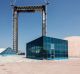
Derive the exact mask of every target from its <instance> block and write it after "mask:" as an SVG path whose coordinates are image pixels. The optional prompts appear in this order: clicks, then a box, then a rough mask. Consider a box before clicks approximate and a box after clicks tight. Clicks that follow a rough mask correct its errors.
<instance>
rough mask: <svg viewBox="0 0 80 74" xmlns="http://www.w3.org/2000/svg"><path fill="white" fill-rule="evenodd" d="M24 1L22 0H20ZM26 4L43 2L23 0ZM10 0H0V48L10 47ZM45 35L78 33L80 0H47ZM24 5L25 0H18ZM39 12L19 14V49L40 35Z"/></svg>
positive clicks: (62, 35)
mask: <svg viewBox="0 0 80 74" xmlns="http://www.w3.org/2000/svg"><path fill="white" fill-rule="evenodd" d="M21 1H24V0H21ZM25 1H30V2H27V4H29V3H32V4H38V3H43V0H25ZM10 2H11V0H0V48H1V47H3V48H5V47H12V20H13V19H12V8H11V7H10ZM49 2H50V4H49V5H48V12H47V13H48V16H47V17H48V20H47V35H48V36H50V37H55V38H61V39H63V38H65V37H68V36H79V35H80V0H49ZM20 3H21V4H22V5H24V3H25V2H20V0H19V2H18V4H20ZM41 20H42V19H41V13H39V12H37V13H24V14H23V13H20V14H19V20H18V21H19V49H21V50H25V49H26V43H27V42H29V41H31V40H33V39H36V38H38V37H40V36H41V25H42V22H41Z"/></svg>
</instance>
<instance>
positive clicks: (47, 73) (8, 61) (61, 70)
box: [0, 56, 80, 74]
mask: <svg viewBox="0 0 80 74" xmlns="http://www.w3.org/2000/svg"><path fill="white" fill-rule="evenodd" d="M0 74H80V58H69V59H66V60H32V59H26V58H25V57H23V56H7V57H5V56H0Z"/></svg>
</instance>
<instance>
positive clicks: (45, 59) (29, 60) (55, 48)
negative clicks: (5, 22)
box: [0, 0, 80, 74]
mask: <svg viewBox="0 0 80 74" xmlns="http://www.w3.org/2000/svg"><path fill="white" fill-rule="evenodd" d="M3 2H4V1H3ZM40 2H41V3H40ZM51 2H53V1H51ZM51 2H50V1H48V0H39V1H36V0H34V1H31V0H24V1H23V0H10V3H9V4H10V5H9V7H10V10H11V13H12V16H10V17H11V18H12V20H11V21H10V22H11V23H12V27H10V28H11V29H10V30H12V31H11V35H12V39H11V41H12V44H11V45H12V47H7V48H4V47H3V48H0V59H1V60H0V74H27V73H29V74H53V73H55V74H71V73H73V74H79V73H80V70H79V69H80V63H79V62H80V36H69V37H65V38H61V37H60V38H59V37H55V36H54V35H53V36H51V35H50V34H48V33H49V32H48V31H49V29H48V27H50V30H51V32H52V31H54V29H55V28H53V27H55V25H56V23H55V24H53V22H54V21H55V20H54V18H53V17H52V18H51V19H50V18H49V19H48V15H49V17H50V15H53V13H51V14H50V13H49V14H48V12H51V11H52V10H53V9H54V10H55V11H56V10H57V6H56V8H54V3H51ZM54 2H55V1H54ZM62 2H63V1H62ZM29 3H30V4H29ZM56 3H59V2H57V1H56ZM63 3H65V2H63ZM50 4H52V5H53V9H51V11H50V9H49V10H48V6H49V5H50ZM52 5H51V7H52ZM56 5H57V4H56ZM63 5H64V4H63ZM64 6H65V5H64ZM62 7H63V6H62ZM49 8H50V7H49ZM64 9H65V8H64ZM6 10H7V9H6ZM28 13H30V14H29V15H30V18H31V17H32V18H33V19H35V20H36V19H39V20H40V21H37V20H36V22H37V25H39V28H37V27H38V26H35V24H36V22H35V21H34V20H31V19H29V17H26V15H27V14H28ZM34 13H35V15H37V16H39V17H36V18H34V16H32V14H34ZM57 13H58V12H56V13H55V12H54V14H57ZM22 14H25V15H24V16H25V17H26V18H27V19H29V20H30V22H31V23H32V25H31V29H30V27H28V29H30V30H32V31H33V27H35V30H34V32H36V35H35V36H34V34H35V33H34V32H33V34H32V35H33V37H31V35H30V32H29V35H30V38H32V39H30V38H26V37H27V36H29V35H28V33H26V37H25V38H26V40H25V42H26V43H25V44H24V46H25V48H24V51H25V52H22V51H21V50H20V49H21V48H20V47H21V46H22V44H21V45H20V41H21V39H20V36H22V35H19V34H23V31H22V33H20V32H21V31H20V29H21V27H22V26H24V24H26V23H25V22H22V21H21V20H20V19H19V18H20V16H21V18H22V19H23V16H22ZM38 14H39V15H38ZM62 14H63V13H62ZM54 17H55V16H54ZM60 18H61V17H60ZM60 18H59V19H60ZM27 19H26V21H27V22H29V21H28V20H27ZM55 19H56V17H55ZM23 20H25V19H23ZM50 20H52V24H53V26H52V25H50V24H49V23H48V21H50ZM53 20H54V21H53ZM57 22H58V21H57ZM65 23H66V22H65ZM58 24H59V23H58ZM20 25H22V26H20ZM26 25H27V26H28V25H30V23H27V24H26ZM60 25H61V24H60ZM19 28H20V29H19ZM59 28H60V26H59V27H57V29H59ZM63 28H64V26H63V27H62V31H63ZM66 28H67V27H66ZM24 29H25V28H23V27H22V30H24ZM38 29H39V31H40V32H37V30H38ZM26 30H27V27H26ZM65 30H66V29H65ZM24 31H25V30H24ZM55 31H56V30H55ZM58 31H60V30H58ZM37 33H38V34H37ZM39 33H40V35H39ZM52 33H53V32H52ZM24 34H25V32H24ZM24 36H25V35H23V36H22V37H23V39H25V38H24ZM10 37H11V36H10ZM23 39H22V41H23ZM28 39H30V40H28ZM4 46H5V45H4ZM9 46H10V45H9Z"/></svg>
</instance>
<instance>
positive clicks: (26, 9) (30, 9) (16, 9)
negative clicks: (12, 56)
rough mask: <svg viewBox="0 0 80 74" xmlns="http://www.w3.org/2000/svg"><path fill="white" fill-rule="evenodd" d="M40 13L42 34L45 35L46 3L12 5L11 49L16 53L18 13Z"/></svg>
mask: <svg viewBox="0 0 80 74" xmlns="http://www.w3.org/2000/svg"><path fill="white" fill-rule="evenodd" d="M36 11H37V12H38V11H39V12H41V13H42V36H46V32H47V29H46V5H41V6H13V50H15V51H16V53H18V13H20V12H36Z"/></svg>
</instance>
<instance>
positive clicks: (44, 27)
mask: <svg viewBox="0 0 80 74" xmlns="http://www.w3.org/2000/svg"><path fill="white" fill-rule="evenodd" d="M46 34H47V28H46V6H43V10H42V36H46Z"/></svg>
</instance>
